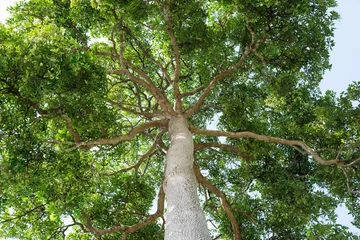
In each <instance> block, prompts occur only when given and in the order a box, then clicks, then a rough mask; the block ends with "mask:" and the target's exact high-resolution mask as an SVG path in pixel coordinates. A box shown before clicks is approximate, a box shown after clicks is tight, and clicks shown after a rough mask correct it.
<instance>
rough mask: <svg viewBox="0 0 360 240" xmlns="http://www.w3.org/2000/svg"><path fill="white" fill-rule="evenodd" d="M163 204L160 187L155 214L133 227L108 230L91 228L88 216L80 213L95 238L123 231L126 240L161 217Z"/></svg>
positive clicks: (115, 227)
mask: <svg viewBox="0 0 360 240" xmlns="http://www.w3.org/2000/svg"><path fill="white" fill-rule="evenodd" d="M164 202H165V193H164V189H163V187H162V186H161V187H160V190H159V193H158V204H157V210H156V212H155V213H154V214H151V215H150V216H148V217H147V218H146V219H145V220H144V221H142V222H140V223H137V224H135V225H132V226H113V227H111V228H108V229H100V228H97V227H94V226H93V224H92V219H91V217H90V216H89V215H88V214H86V213H85V212H84V211H81V214H82V215H83V217H84V218H85V219H86V228H87V229H88V230H89V231H90V232H92V233H94V234H95V236H96V237H100V236H101V235H104V234H110V233H116V232H120V231H123V232H124V233H123V236H122V239H126V236H127V235H128V234H129V233H133V232H135V231H137V230H139V229H141V228H143V227H145V226H147V225H149V224H150V223H152V222H153V221H155V220H156V219H157V218H159V217H161V216H163V214H164Z"/></svg>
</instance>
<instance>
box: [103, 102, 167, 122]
mask: <svg viewBox="0 0 360 240" xmlns="http://www.w3.org/2000/svg"><path fill="white" fill-rule="evenodd" d="M108 102H109V103H110V104H111V105H112V106H116V107H118V108H119V109H120V110H123V111H125V112H129V113H132V114H135V115H138V116H143V117H146V118H156V117H157V118H160V117H162V115H161V114H159V113H152V112H144V111H140V112H138V111H135V110H133V109H131V108H127V107H124V105H123V104H121V103H119V102H115V101H112V100H108ZM139 108H141V107H140V106H139Z"/></svg>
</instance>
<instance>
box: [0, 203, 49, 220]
mask: <svg viewBox="0 0 360 240" xmlns="http://www.w3.org/2000/svg"><path fill="white" fill-rule="evenodd" d="M43 207H45V205H44V204H40V205H38V206H36V207H34V208H33V209H30V210H28V211H26V212H24V213H23V214H20V215H17V216H14V217H12V218H9V219H5V220H3V221H0V224H3V223H6V222H11V221H13V220H16V219H19V218H22V217H25V216H26V215H28V214H29V213H31V212H34V211H36V210H37V209H39V208H43Z"/></svg>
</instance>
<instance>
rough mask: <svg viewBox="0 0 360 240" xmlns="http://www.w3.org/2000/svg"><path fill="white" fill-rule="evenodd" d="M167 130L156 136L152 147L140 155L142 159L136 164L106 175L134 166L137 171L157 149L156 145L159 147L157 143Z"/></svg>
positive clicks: (127, 169)
mask: <svg viewBox="0 0 360 240" xmlns="http://www.w3.org/2000/svg"><path fill="white" fill-rule="evenodd" d="M165 131H166V130H165V129H163V130H161V131H160V132H159V133H158V134H157V135H156V137H155V139H154V142H153V144H152V145H151V147H150V149H149V150H148V151H147V152H146V153H145V154H143V155H142V156H141V157H140V159H139V160H138V161H137V163H136V164H134V165H132V166H130V167H127V168H123V169H121V170H119V171H116V172H113V173H108V174H105V176H113V175H115V174H118V173H121V172H127V171H129V170H131V169H133V168H134V169H135V171H137V170H138V169H139V167H140V165H141V164H142V163H143V162H144V160H145V159H146V158H148V157H149V156H150V155H151V154H152V153H153V152H154V151H155V149H156V147H157V145H158V143H159V140H160V139H161V137H162V135H164V133H165Z"/></svg>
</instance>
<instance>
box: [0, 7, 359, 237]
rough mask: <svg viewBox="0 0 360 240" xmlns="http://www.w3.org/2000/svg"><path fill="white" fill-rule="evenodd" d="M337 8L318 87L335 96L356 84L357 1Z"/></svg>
mask: <svg viewBox="0 0 360 240" xmlns="http://www.w3.org/2000/svg"><path fill="white" fill-rule="evenodd" d="M0 1H1V2H0V21H2V22H4V19H5V18H6V17H7V16H8V14H7V13H6V7H7V6H9V5H11V4H12V3H13V2H15V1H14V0H0ZM338 5H339V6H338V7H337V8H336V9H335V10H336V11H337V12H338V13H340V15H341V19H340V21H338V22H337V24H336V30H335V42H336V45H335V47H334V48H333V50H332V52H331V54H330V62H331V64H332V69H331V71H327V72H326V73H325V75H324V79H323V81H322V82H321V84H320V88H321V90H322V91H323V92H324V91H326V90H333V91H335V92H337V93H338V94H339V93H340V92H342V91H345V90H346V89H347V86H348V85H349V83H351V82H353V81H360V76H359V73H358V71H359V70H360V60H359V56H360V44H359V38H360V27H359V24H360V13H359V9H360V0H338ZM337 214H338V216H339V217H338V222H339V223H341V224H343V225H347V226H349V227H350V229H351V230H352V231H353V232H356V233H358V234H360V229H357V228H355V227H353V226H352V225H351V223H350V222H351V219H352V218H351V217H350V216H348V213H347V209H346V208H344V207H343V208H339V209H338V210H337Z"/></svg>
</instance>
